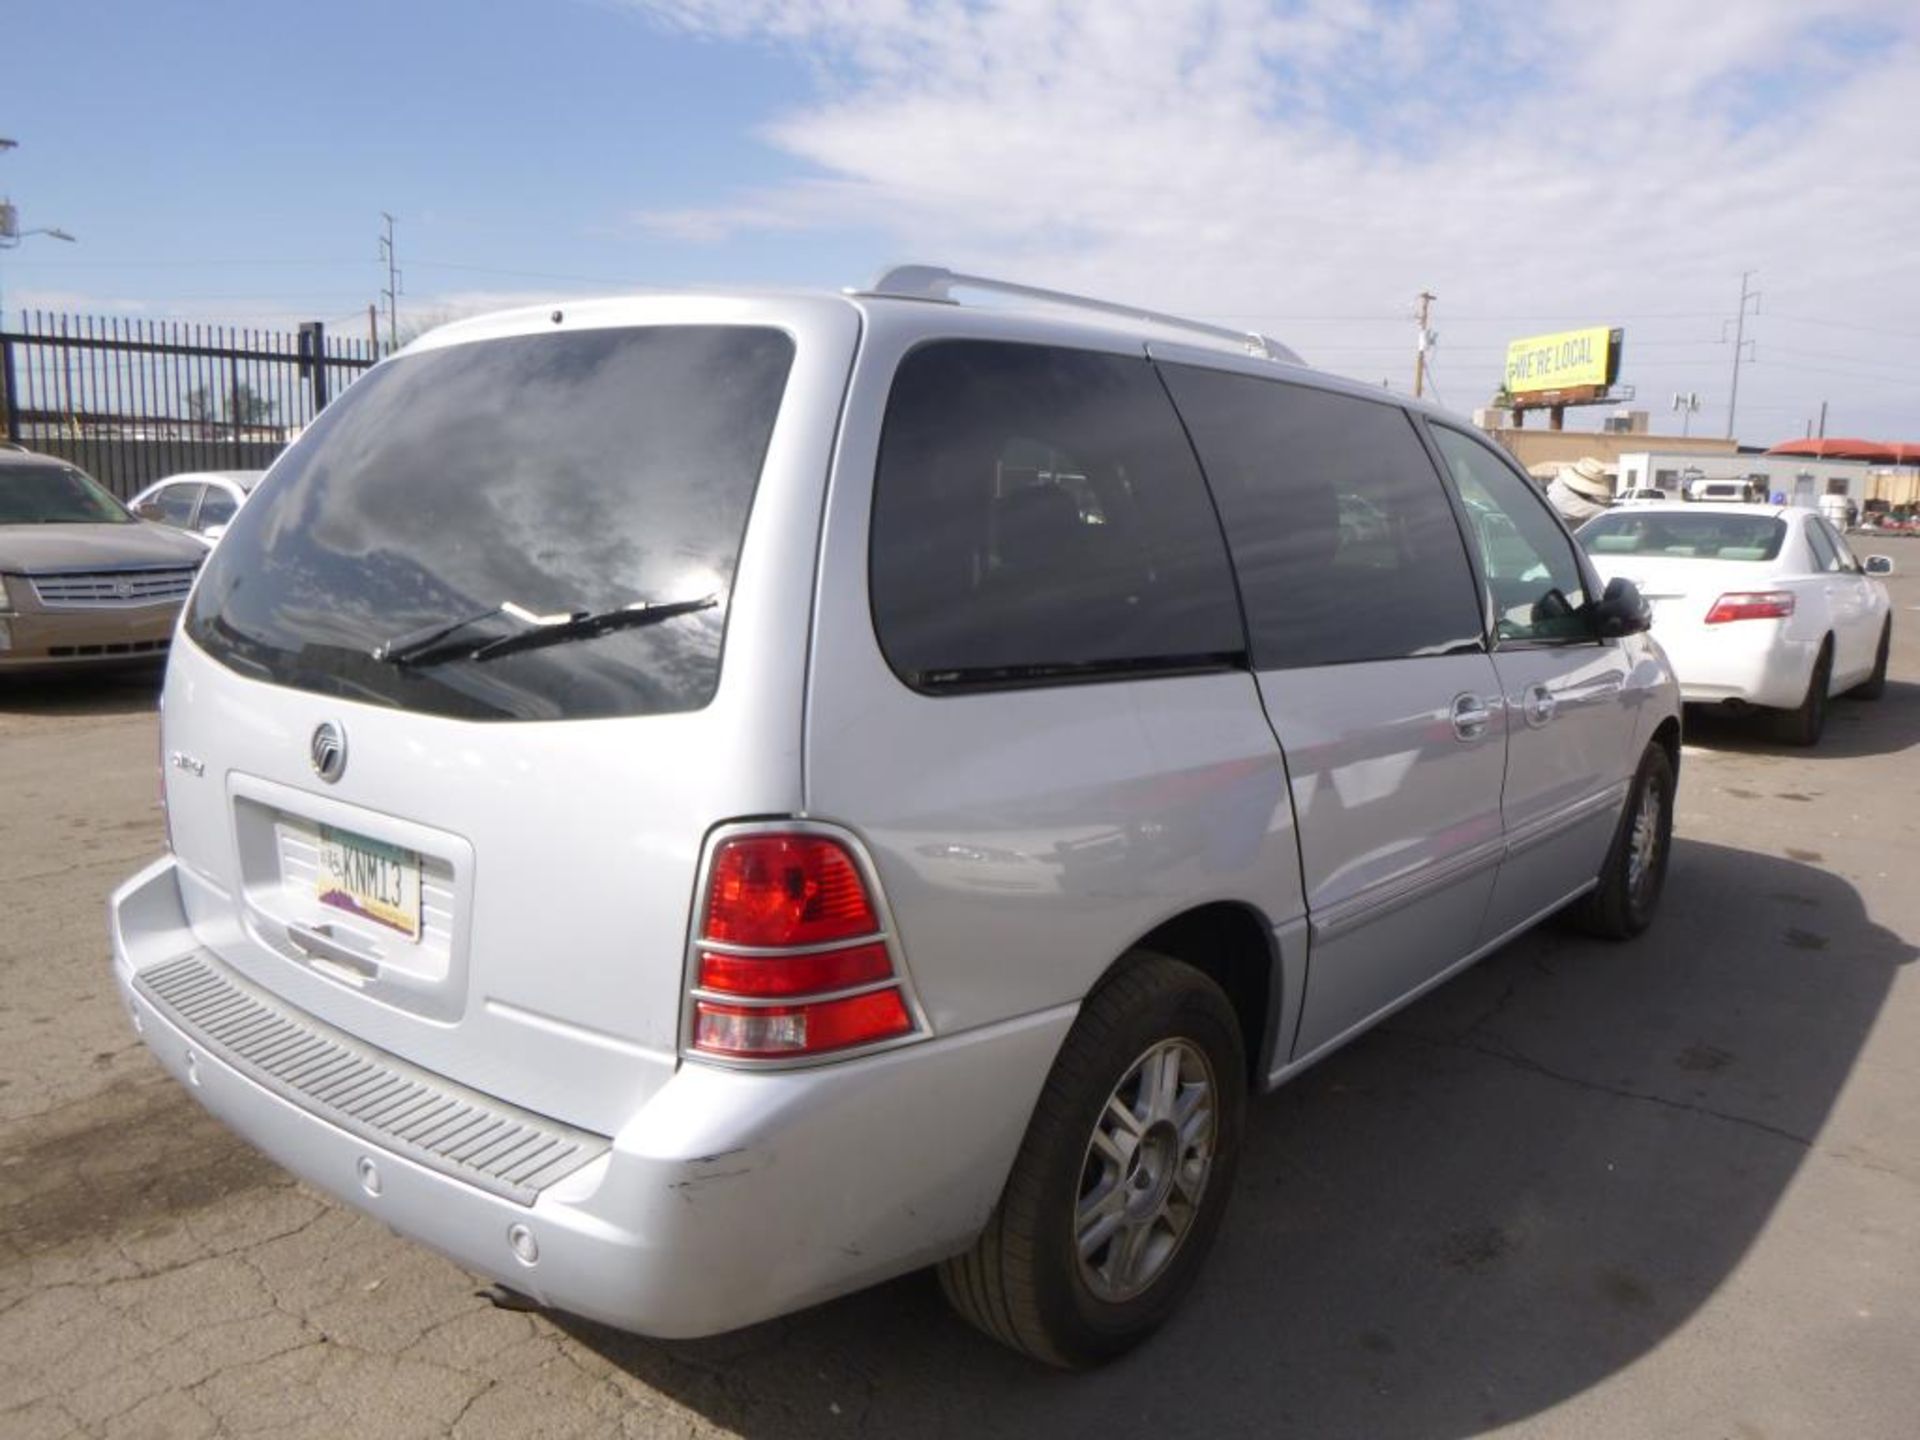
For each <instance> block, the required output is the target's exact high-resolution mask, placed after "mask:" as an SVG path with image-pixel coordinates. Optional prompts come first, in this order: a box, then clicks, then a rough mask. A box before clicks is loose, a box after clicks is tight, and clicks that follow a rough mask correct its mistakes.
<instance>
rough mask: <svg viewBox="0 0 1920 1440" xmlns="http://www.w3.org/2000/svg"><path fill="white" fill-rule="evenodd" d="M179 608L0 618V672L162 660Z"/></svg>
mask: <svg viewBox="0 0 1920 1440" xmlns="http://www.w3.org/2000/svg"><path fill="white" fill-rule="evenodd" d="M179 615H180V602H179V601H178V600H166V601H163V602H162V603H160V604H158V605H137V606H130V607H128V608H126V609H120V608H118V607H102V608H99V609H88V610H21V611H17V612H15V613H11V614H6V615H0V670H15V669H19V670H24V669H28V668H30V667H31V668H36V669H37V668H39V667H40V666H43V665H74V664H79V665H85V664H89V663H94V664H98V663H102V662H107V663H111V662H115V661H118V662H122V663H124V662H126V661H128V660H141V659H156V660H157V659H162V658H164V657H165V656H166V653H167V643H168V641H169V640H170V639H171V638H172V636H173V625H174V621H175V620H176V619H177V618H179Z"/></svg>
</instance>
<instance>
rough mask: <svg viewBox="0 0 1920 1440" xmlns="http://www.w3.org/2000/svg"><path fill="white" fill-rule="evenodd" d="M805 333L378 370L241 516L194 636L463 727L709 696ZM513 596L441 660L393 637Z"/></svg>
mask: <svg viewBox="0 0 1920 1440" xmlns="http://www.w3.org/2000/svg"><path fill="white" fill-rule="evenodd" d="M792 358H793V342H792V341H791V340H790V339H789V338H788V337H787V336H786V335H785V334H784V333H782V332H780V331H776V330H770V329H766V328H762V327H744V326H721V325H712V326H656V327H648V328H633V329H606V330H585V331H577V332H571V333H562V334H546V335H529V336H518V337H512V338H507V339H500V340H486V341H478V342H474V343H469V344H464V345H449V346H446V347H444V348H440V349H434V350H428V351H425V352H422V353H420V354H417V355H411V356H406V357H403V358H401V359H398V360H394V361H391V362H389V363H387V364H385V365H381V366H379V367H377V368H375V369H374V370H372V371H370V372H368V374H367V375H366V376H364V377H363V378H361V379H359V380H357V381H355V382H354V384H353V385H352V386H351V387H350V388H349V389H348V390H347V392H346V393H345V394H344V395H342V396H341V397H340V398H339V399H338V400H336V401H335V402H334V403H333V405H332V406H330V407H329V408H328V409H327V410H326V411H325V412H324V413H323V414H322V415H321V416H320V418H319V420H317V421H316V422H315V423H314V424H313V425H312V426H311V427H310V428H309V429H308V431H307V432H306V434H305V435H303V436H302V437H301V438H300V440H299V441H298V442H297V443H296V444H295V445H294V447H293V448H292V449H291V450H289V451H288V452H287V454H286V455H285V457H284V458H283V459H282V460H281V461H280V463H279V465H278V466H277V467H276V468H275V470H274V473H273V479H272V480H271V481H270V482H269V483H267V484H265V485H263V486H262V487H261V488H260V490H259V491H258V492H256V493H255V494H254V496H253V497H252V498H251V499H249V500H248V501H247V503H246V504H245V505H242V506H241V507H240V508H239V510H238V511H237V512H236V514H235V516H234V519H233V522H232V524H231V525H230V526H229V527H228V529H227V532H226V535H225V537H224V538H223V539H222V540H221V541H220V543H219V545H218V546H216V547H215V549H214V551H213V555H212V558H211V559H210V560H209V561H208V562H207V566H206V570H205V574H204V577H203V579H202V582H201V584H200V587H199V589H198V590H196V591H195V595H194V600H193V603H192V606H191V608H190V610H189V613H188V617H187V621H186V633H187V634H188V636H189V637H191V639H192V640H193V641H194V642H196V643H197V644H199V645H200V646H201V647H202V648H204V649H205V650H207V651H208V652H209V653H210V654H212V655H213V656H214V657H215V658H216V659H218V660H220V661H221V662H222V663H224V664H227V665H229V666H230V667H231V668H233V669H236V670H239V671H240V672H242V673H243V674H248V675H253V676H257V677H259V678H262V679H267V680H272V681H275V682H277V683H280V684H285V685H291V686H294V687H296V688H299V689H304V690H311V691H315V692H318V693H320V694H327V695H341V696H348V697H351V698H354V699H360V700H369V701H372V702H374V703H376V704H385V705H391V706H394V707H397V708H403V709H408V710H415V711H423V712H427V713H432V714H440V715H453V716H460V717H464V718H471V719H504V720H558V719H577V718H587V717H598V716H613V715H645V714H660V713H665V712H669V711H683V710H694V709H698V708H700V707H701V706H703V705H705V704H706V703H707V701H708V700H710V699H711V698H712V695H713V691H714V689H715V687H716V686H717V684H718V682H719V671H720V647H721V638H722V634H723V630H724V625H725V620H726V614H727V600H728V597H729V594H730V592H731V589H732V584H733V574H734V567H735V563H736V561H737V559H738V556H739V553H740V545H741V541H742V539H743V536H744V533H745V529H746V521H747V512H748V509H749V508H750V506H751V504H752V500H753V493H754V488H755V486H756V485H757V483H758V481H759V476H760V467H761V464H762V462H763V460H764V459H765V456H766V452H767V446H768V444H769V441H770V438H771V436H772V432H773V424H774V418H775V416H776V414H777V413H778V411H779V408H780V400H781V395H782V393H783V391H784V389H785V386H786V378H787V372H788V369H789V367H790V365H791V362H792ZM689 597H700V598H705V597H712V598H713V603H712V604H710V605H703V606H701V607H699V608H691V609H685V610H683V611H681V612H679V613H676V614H674V615H673V616H672V617H671V618H666V619H665V620H664V623H659V624H647V625H607V626H598V627H593V631H594V633H592V634H590V635H589V634H584V633H583V634H582V635H581V636H580V637H579V639H578V640H577V642H576V643H571V644H566V645H542V646H538V647H533V646H515V647H510V648H506V649H502V650H498V651H493V652H489V658H488V659H487V660H485V661H481V660H479V659H478V658H476V657H477V655H478V653H479V652H480V651H481V650H482V649H483V647H484V646H485V644H486V643H487V642H489V641H492V640H495V639H503V638H505V637H507V636H510V635H513V634H515V633H516V632H517V631H518V630H520V629H522V628H524V626H523V625H522V624H520V623H518V622H515V621H514V620H513V619H511V618H510V613H509V612H506V611H505V610H504V608H503V607H504V606H505V605H506V603H507V602H512V604H513V605H514V606H517V607H520V608H521V609H524V610H525V611H527V612H530V613H534V614H538V615H548V614H560V615H581V614H586V615H592V614H594V613H597V612H600V611H606V610H618V609H623V608H632V607H635V606H637V605H642V604H649V603H658V604H670V603H672V602H679V601H684V600H687V599H688V598H689ZM479 612H500V614H499V617H498V618H497V619H493V620H488V621H482V622H479V623H476V624H475V625H474V626H472V627H471V628H470V629H469V630H468V631H466V632H464V633H463V635H462V637H461V638H462V640H463V641H464V642H466V645H465V649H464V651H463V653H462V654H460V655H458V656H454V657H451V658H449V659H447V660H446V661H445V663H439V664H435V665H432V666H425V665H396V664H392V663H388V661H387V660H385V659H382V658H377V655H378V654H379V653H380V652H382V651H383V646H384V645H385V644H386V643H387V642H389V641H391V640H393V639H394V637H396V636H406V635H408V634H409V633H410V632H414V631H420V630H423V629H426V630H431V629H432V628H434V627H438V626H444V625H446V624H447V623H448V622H449V621H450V620H455V619H459V618H460V617H471V616H475V615H476V614H478V613H479Z"/></svg>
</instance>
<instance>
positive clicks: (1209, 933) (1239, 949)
mask: <svg viewBox="0 0 1920 1440" xmlns="http://www.w3.org/2000/svg"><path fill="white" fill-rule="evenodd" d="M1136 950H1149V951H1152V952H1154V953H1155V954H1159V955H1165V956H1168V957H1169V958H1171V959H1174V960H1179V961H1181V962H1182V963H1184V964H1187V965H1191V966H1192V967H1193V968H1194V969H1196V970H1198V971H1200V973H1201V974H1203V975H1205V976H1207V978H1208V979H1210V980H1212V981H1213V982H1214V983H1215V984H1216V985H1218V986H1219V987H1220V988H1221V989H1222V990H1223V991H1225V992H1226V996H1227V1000H1228V1002H1229V1003H1230V1004H1231V1005H1232V1006H1233V1013H1234V1017H1235V1018H1236V1019H1237V1020H1238V1021H1239V1022H1240V1037H1241V1040H1242V1043H1243V1044H1244V1045H1245V1047H1246V1052H1247V1085H1248V1088H1249V1089H1250V1090H1258V1089H1261V1088H1263V1087H1264V1084H1265V1080H1266V1077H1267V1075H1268V1074H1269V1073H1270V1072H1271V1071H1272V1069H1273V1058H1274V1055H1273V1052H1274V1050H1275V1048H1276V1046H1277V1044H1278V1037H1279V1035H1280V1033H1281V1024H1280V1021H1281V1020H1282V1018H1283V1012H1284V1010H1285V1005H1286V985H1285V979H1284V975H1283V972H1282V969H1281V954H1280V944H1279V941H1278V940H1277V938H1276V937H1275V935H1274V932H1273V927H1272V926H1271V925H1270V924H1268V922H1267V919H1266V917H1265V916H1264V915H1263V914H1261V912H1260V911H1259V910H1258V909H1256V908H1255V907H1254V906H1252V905H1249V904H1246V903H1244V902H1240V901H1233V900H1215V901H1209V902H1208V903H1206V904H1203V905H1196V906H1194V907H1193V908H1191V909H1188V910H1183V911H1182V912H1180V913H1179V914H1178V915H1174V916H1171V917H1169V918H1168V919H1166V920H1163V921H1161V922H1160V923H1159V924H1158V925H1156V926H1154V928H1153V929H1151V930H1149V931H1148V932H1147V933H1146V934H1144V935H1142V936H1141V937H1140V938H1139V939H1138V940H1136V941H1134V943H1133V944H1132V945H1130V946H1128V947H1127V951H1126V952H1125V953H1127V954H1130V953H1132V952H1133V951H1136ZM1121 958H1122V959H1124V954H1123V956H1122V957H1121ZM1120 963H1121V960H1120V959H1116V960H1115V961H1114V963H1113V965H1112V966H1109V967H1108V969H1107V971H1106V972H1105V974H1103V975H1102V977H1101V979H1102V980H1103V981H1104V980H1105V978H1106V975H1109V974H1112V973H1113V969H1114V967H1116V966H1118V965H1119V964H1120Z"/></svg>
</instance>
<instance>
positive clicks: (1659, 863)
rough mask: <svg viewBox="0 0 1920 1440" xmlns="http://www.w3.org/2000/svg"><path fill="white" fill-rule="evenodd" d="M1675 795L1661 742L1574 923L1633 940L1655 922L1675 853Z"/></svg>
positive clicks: (1645, 764)
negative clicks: (1597, 881) (1655, 914)
mask: <svg viewBox="0 0 1920 1440" xmlns="http://www.w3.org/2000/svg"><path fill="white" fill-rule="evenodd" d="M1673 792H1674V783H1673V761H1672V759H1670V758H1669V757H1668V755H1667V751H1666V747H1665V746H1663V745H1661V744H1660V743H1659V742H1658V741H1655V742H1654V743H1653V744H1651V745H1649V746H1647V753H1646V754H1645V755H1643V756H1641V757H1640V768H1639V769H1638V770H1637V771H1635V772H1634V777H1633V788H1632V789H1630V790H1629V791H1628V792H1627V804H1626V809H1625V810H1623V811H1622V812H1621V815H1620V824H1619V827H1618V828H1617V829H1616V830H1615V831H1614V835H1613V844H1612V845H1611V846H1610V847H1608V850H1607V858H1606V861H1605V863H1603V864H1602V865H1601V867H1600V883H1599V884H1598V885H1596V886H1595V887H1594V888H1593V889H1591V890H1589V891H1588V892H1587V894H1586V896H1585V898H1583V899H1582V900H1580V901H1579V902H1578V903H1577V904H1576V905H1575V906H1574V909H1573V912H1572V918H1573V920H1574V923H1575V924H1576V925H1578V926H1579V927H1580V928H1581V929H1582V930H1585V931H1586V932H1587V933H1588V934H1590V935H1598V936H1600V937H1601V938H1602V939H1605V940H1630V939H1632V938H1633V937H1634V936H1635V935H1638V934H1639V933H1640V932H1641V931H1642V930H1645V929H1646V928H1647V926H1648V925H1650V924H1652V923H1653V913H1654V911H1655V910H1656V909H1657V908H1658V907H1659V904H1660V894H1661V892H1662V891H1663V890H1665V889H1666V885H1667V858H1668V856H1669V855H1670V854H1671V853H1672V851H1673Z"/></svg>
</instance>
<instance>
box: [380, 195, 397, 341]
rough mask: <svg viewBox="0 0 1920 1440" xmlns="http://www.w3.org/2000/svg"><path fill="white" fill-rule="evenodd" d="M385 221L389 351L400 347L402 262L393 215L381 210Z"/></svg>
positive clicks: (382, 235) (382, 254) (382, 251)
mask: <svg viewBox="0 0 1920 1440" xmlns="http://www.w3.org/2000/svg"><path fill="white" fill-rule="evenodd" d="M380 219H381V220H382V221H383V222H385V223H384V224H383V225H382V227H381V231H380V258H381V259H382V260H384V261H386V263H387V288H386V289H384V290H382V291H381V292H380V293H381V294H382V295H383V296H385V297H386V301H387V353H388V354H389V355H391V354H392V353H393V352H394V351H396V350H398V349H399V348H400V264H399V257H398V255H397V254H396V253H395V252H394V248H393V216H391V215H389V214H388V213H387V212H386V211H384V210H382V211H381V212H380Z"/></svg>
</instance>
